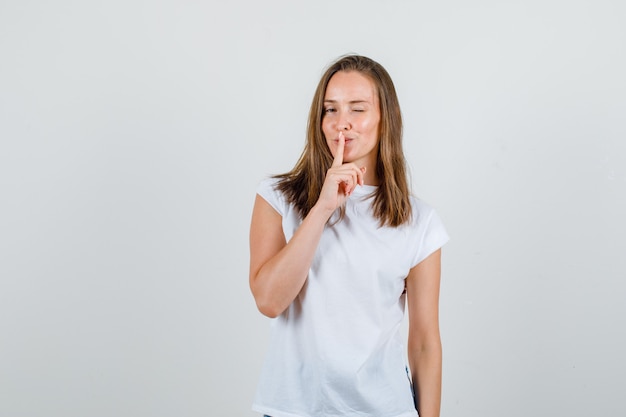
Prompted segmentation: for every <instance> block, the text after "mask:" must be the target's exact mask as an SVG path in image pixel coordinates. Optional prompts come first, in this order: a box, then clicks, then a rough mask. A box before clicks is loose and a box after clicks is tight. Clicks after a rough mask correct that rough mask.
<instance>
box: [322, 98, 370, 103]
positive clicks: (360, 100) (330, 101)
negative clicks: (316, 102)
mask: <svg viewBox="0 0 626 417" xmlns="http://www.w3.org/2000/svg"><path fill="white" fill-rule="evenodd" d="M369 102H370V101H369V100H364V99H359V100H350V101H348V103H350V104H360V103H369ZM324 103H337V100H324Z"/></svg>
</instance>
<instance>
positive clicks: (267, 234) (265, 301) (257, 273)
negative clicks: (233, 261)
mask: <svg viewBox="0 0 626 417" xmlns="http://www.w3.org/2000/svg"><path fill="white" fill-rule="evenodd" d="M330 214H332V212H331V213H330ZM330 214H329V213H327V212H324V211H323V210H321V209H320V208H319V207H318V206H315V207H313V208H312V209H311V211H310V212H309V215H308V216H306V218H305V219H304V220H303V221H302V224H301V225H300V227H298V229H297V230H296V232H295V233H294V235H293V237H292V238H291V239H290V240H289V243H288V244H287V243H286V242H285V236H284V234H283V228H282V217H281V216H280V214H278V213H277V212H276V211H275V210H274V208H273V207H272V206H270V205H269V203H268V202H267V201H265V200H264V199H263V198H262V197H261V196H259V195H257V196H256V201H255V203H254V210H253V212H252V224H251V226H250V288H251V290H252V294H253V295H254V299H255V300H256V304H257V307H258V309H259V311H260V312H261V313H263V314H264V315H266V316H268V317H276V316H278V315H280V314H281V313H282V312H283V311H284V310H285V309H286V308H287V307H288V306H289V304H291V302H292V301H293V300H294V299H295V298H296V296H297V295H298V293H299V292H300V290H301V289H302V286H303V285H304V282H305V281H306V278H307V276H308V273H309V267H310V266H311V263H312V262H313V256H314V255H315V251H316V249H317V244H318V243H319V240H320V238H321V236H322V232H323V230H324V226H325V224H326V221H327V220H328V218H329V217H330Z"/></svg>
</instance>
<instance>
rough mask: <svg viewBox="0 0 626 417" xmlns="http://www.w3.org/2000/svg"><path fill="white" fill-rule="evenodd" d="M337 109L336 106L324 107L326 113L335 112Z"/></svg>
mask: <svg viewBox="0 0 626 417" xmlns="http://www.w3.org/2000/svg"><path fill="white" fill-rule="evenodd" d="M335 111H336V110H335V108H334V107H326V108H324V113H325V114H327V113H334V112H335Z"/></svg>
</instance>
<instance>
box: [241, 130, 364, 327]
mask: <svg viewBox="0 0 626 417" xmlns="http://www.w3.org/2000/svg"><path fill="white" fill-rule="evenodd" d="M344 145H345V140H344V139H343V136H341V139H340V140H339V145H338V148H337V153H336V155H335V159H334V161H333V164H332V166H331V168H330V169H329V170H328V172H327V174H326V178H325V179H324V185H323V187H322V191H321V193H320V198H319V200H318V201H317V203H316V204H315V206H313V208H311V210H310V211H309V214H307V216H306V217H305V218H304V219H303V220H302V223H301V224H300V226H299V227H298V229H297V230H296V232H295V233H294V235H293V236H292V237H291V239H290V240H289V242H288V243H287V242H286V241H285V236H284V234H283V227H282V217H281V215H280V214H279V213H278V212H276V210H274V208H273V207H272V206H270V205H269V203H268V202H267V201H265V200H264V199H263V198H262V197H261V196H259V195H257V197H256V201H255V203H254V209H253V211H252V223H251V225H250V289H251V290H252V294H253V295H254V299H255V301H256V304H257V307H258V309H259V311H260V312H261V313H263V314H264V315H266V316H268V317H276V316H278V315H280V314H281V313H282V312H283V311H285V309H286V308H287V307H288V306H289V305H290V304H291V302H292V301H293V300H294V299H295V298H296V297H297V296H298V293H299V292H300V290H301V289H302V286H303V285H304V283H305V281H306V278H307V276H308V274H309V268H310V267H311V263H312V262H313V257H314V256H315V251H316V250H317V245H318V243H319V241H320V238H321V237H322V232H323V231H324V227H325V225H326V222H327V221H328V219H329V218H330V216H331V215H332V214H333V212H334V211H335V209H336V208H337V207H339V206H340V205H341V204H344V203H345V200H346V198H347V197H348V196H349V195H350V193H351V192H352V190H354V188H355V187H356V186H357V184H360V185H363V172H364V170H363V169H359V168H357V167H356V165H354V164H343V149H344Z"/></svg>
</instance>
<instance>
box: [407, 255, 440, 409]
mask: <svg viewBox="0 0 626 417" xmlns="http://www.w3.org/2000/svg"><path fill="white" fill-rule="evenodd" d="M440 278H441V249H438V250H437V251H435V252H433V253H432V254H431V255H429V256H428V257H427V258H426V259H424V260H423V261H422V262H420V263H419V264H417V265H416V266H414V267H413V268H411V271H410V272H409V276H408V277H407V279H406V291H407V306H408V310H409V339H408V359H409V366H410V367H411V376H412V379H413V386H414V389H415V406H416V408H417V411H418V413H419V415H420V417H439V412H440V408H441V337H440V335H439V282H440Z"/></svg>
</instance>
